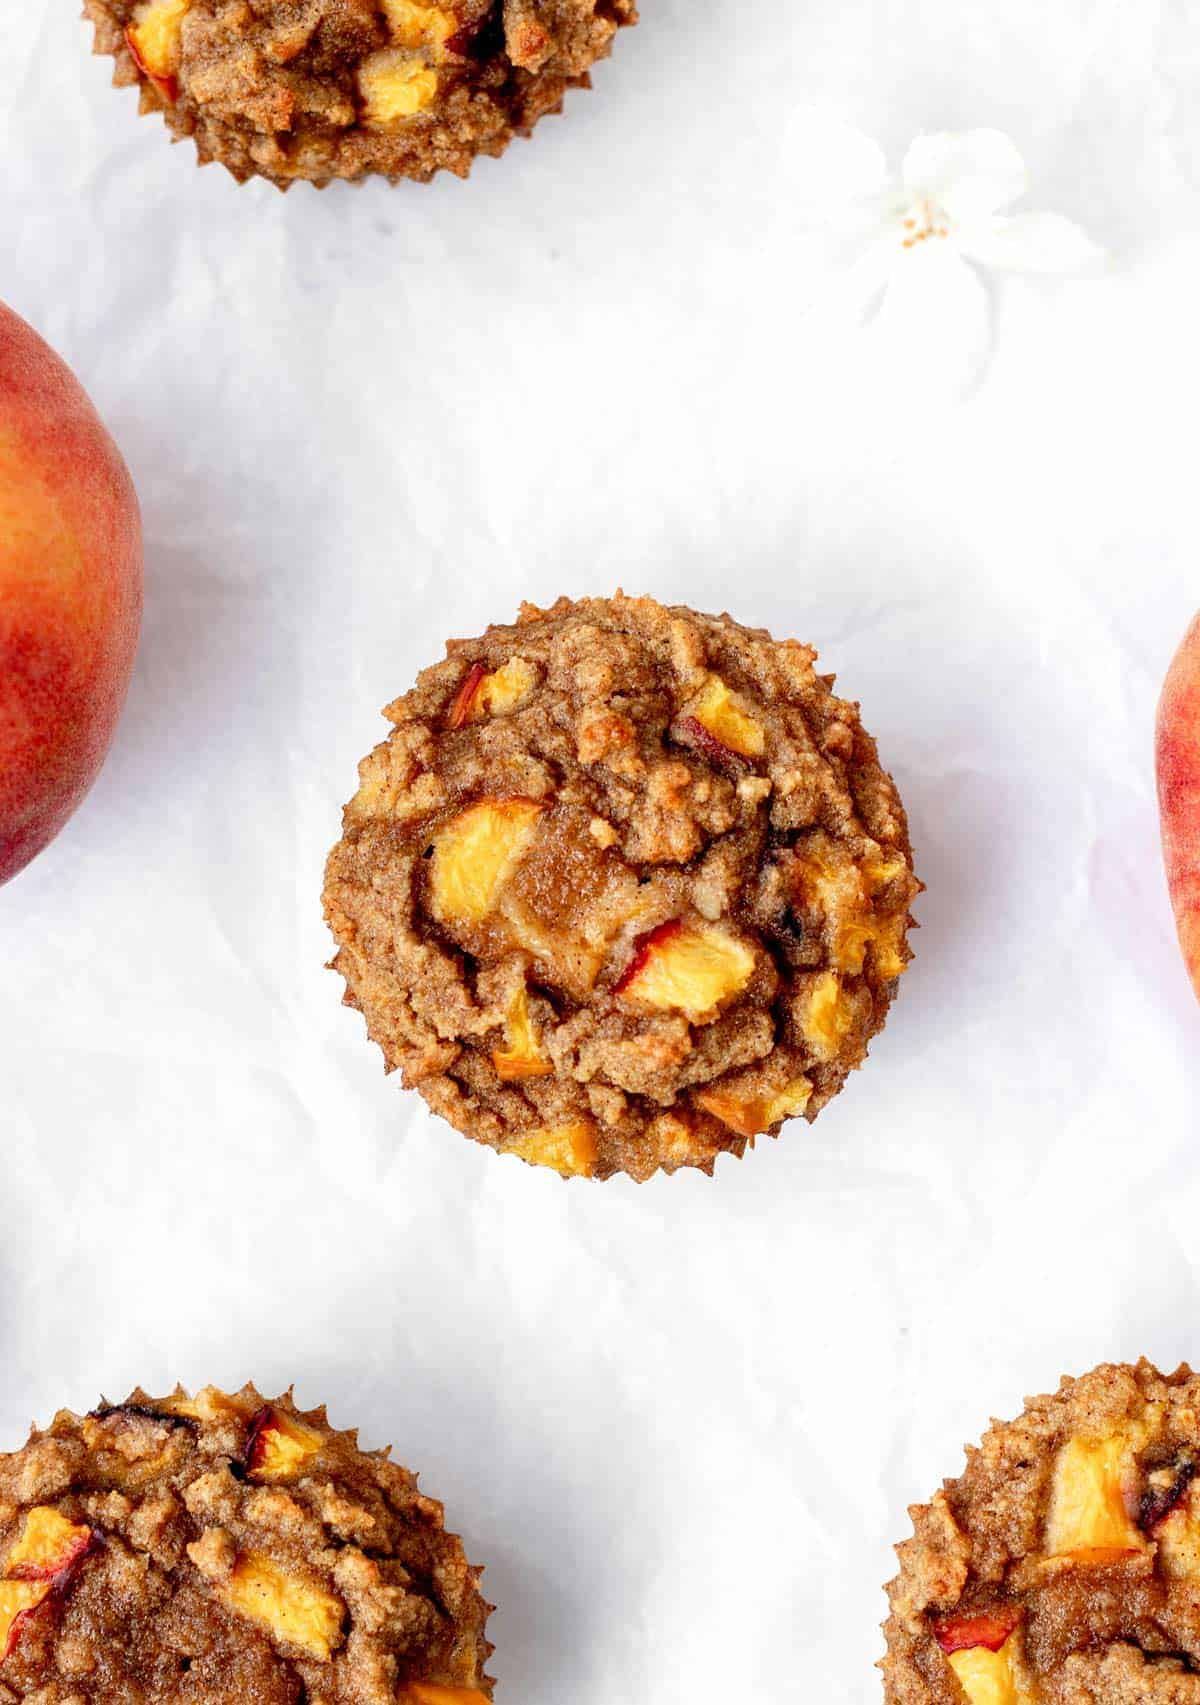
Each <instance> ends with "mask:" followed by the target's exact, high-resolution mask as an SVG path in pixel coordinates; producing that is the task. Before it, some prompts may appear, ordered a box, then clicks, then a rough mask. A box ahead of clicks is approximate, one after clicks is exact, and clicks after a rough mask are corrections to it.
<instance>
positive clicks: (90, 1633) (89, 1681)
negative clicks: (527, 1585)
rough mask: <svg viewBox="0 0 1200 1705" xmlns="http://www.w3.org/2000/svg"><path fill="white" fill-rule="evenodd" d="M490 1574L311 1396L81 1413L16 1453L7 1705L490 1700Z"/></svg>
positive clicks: (4, 1480)
mask: <svg viewBox="0 0 1200 1705" xmlns="http://www.w3.org/2000/svg"><path fill="white" fill-rule="evenodd" d="M480 1573H481V1571H480V1570H479V1569H476V1568H472V1566H471V1565H470V1564H469V1563H468V1562H467V1559H466V1556H465V1554H464V1552H463V1547H462V1544H461V1542H460V1541H459V1539H458V1538H457V1537H456V1536H455V1535H454V1534H452V1533H448V1532H447V1531H446V1529H445V1526H444V1523H443V1516H442V1507H441V1505H440V1504H438V1503H436V1502H434V1501H433V1500H432V1499H430V1498H427V1497H425V1496H423V1495H422V1494H421V1493H420V1492H419V1491H418V1490H417V1483H416V1479H415V1477H414V1476H413V1475H412V1474H410V1473H409V1472H408V1471H407V1469H404V1468H401V1467H399V1466H398V1465H397V1464H395V1463H392V1462H390V1461H389V1460H388V1456H387V1453H386V1452H382V1451H364V1450H362V1449H360V1448H359V1446H358V1443H357V1439H356V1437H355V1434H354V1433H353V1432H337V1431H335V1430H334V1429H333V1428H332V1427H330V1425H329V1423H328V1421H327V1419H326V1416H325V1412H324V1410H323V1409H319V1410H315V1411H312V1412H302V1411H300V1410H298V1409H296V1407H295V1406H294V1404H293V1403H292V1400H291V1397H290V1395H288V1396H284V1397H280V1398H276V1399H274V1400H273V1401H271V1402H267V1401H265V1400H264V1399H263V1398H262V1397H261V1396H260V1395H259V1394H258V1392H257V1391H255V1389H254V1388H253V1387H252V1386H246V1387H245V1388H244V1389H243V1390H241V1391H239V1392H237V1393H235V1394H232V1395H230V1394H226V1393H224V1392H221V1391H218V1390H216V1389H215V1388H214V1387H208V1388H207V1389H205V1390H204V1391H201V1392H200V1393H199V1394H198V1395H197V1396H196V1397H195V1398H191V1397H189V1396H188V1395H187V1394H186V1393H185V1392H184V1391H182V1390H176V1391H175V1392H174V1393H173V1394H172V1395H171V1396H170V1397H166V1398H159V1399H155V1398H151V1397H149V1396H147V1395H146V1393H145V1392H143V1391H135V1392H134V1393H133V1395H132V1396H131V1397H130V1398H129V1399H128V1400H127V1401H126V1402H125V1403H120V1404H113V1405H108V1404H106V1405H103V1406H102V1407H101V1408H99V1409H97V1410H95V1411H93V1413H92V1414H90V1415H85V1416H79V1415H73V1414H70V1413H68V1412H67V1411H62V1412H60V1413H59V1414H58V1415H56V1416H55V1418H54V1420H53V1422H52V1423H51V1424H50V1426H49V1427H48V1428H47V1429H46V1430H45V1431H44V1432H43V1431H38V1430H37V1429H35V1430H34V1431H33V1433H32V1434H31V1436H30V1438H29V1440H28V1442H27V1443H26V1444H25V1445H24V1446H23V1447H22V1448H21V1449H20V1450H18V1451H15V1452H12V1453H10V1454H7V1455H0V1705H15V1702H16V1701H19V1700H25V1699H33V1698H36V1699H37V1700H38V1701H39V1702H40V1705H68V1702H69V1705H88V1702H91V1701H98V1702H99V1701H108V1700H116V1699H134V1698H136V1699H138V1700H140V1701H143V1702H144V1705H168V1702H170V1705H178V1702H181V1701H186V1700H189V1699H194V1700H195V1701H197V1705H225V1702H228V1705H245V1701H247V1700H253V1701H255V1705H300V1702H301V1701H304V1700H309V1701H312V1702H313V1705H317V1702H318V1701H320V1702H322V1705H487V1702H488V1701H489V1700H490V1698H491V1694H492V1682H491V1680H490V1679H489V1678H488V1677H487V1676H486V1675H485V1674H484V1665H485V1663H486V1662H487V1659H488V1656H489V1654H490V1653H491V1651H492V1647H491V1646H490V1644H489V1643H488V1641H487V1638H486V1635H485V1628H486V1624H487V1619H488V1614H489V1612H490V1610H491V1606H490V1605H488V1604H487V1603H486V1602H485V1601H484V1599H483V1598H482V1597H481V1595H480V1593H479V1588H478V1579H479V1575H480Z"/></svg>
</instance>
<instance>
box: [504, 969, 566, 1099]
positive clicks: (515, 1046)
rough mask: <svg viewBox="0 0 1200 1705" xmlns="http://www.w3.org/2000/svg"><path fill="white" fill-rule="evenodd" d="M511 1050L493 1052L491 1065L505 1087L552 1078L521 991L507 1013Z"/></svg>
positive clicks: (526, 999)
mask: <svg viewBox="0 0 1200 1705" xmlns="http://www.w3.org/2000/svg"><path fill="white" fill-rule="evenodd" d="M506 1023H507V1026H508V1047H507V1048H496V1049H494V1050H493V1052H492V1064H493V1066H495V1068H496V1075H497V1076H498V1077H499V1078H500V1079H501V1081H502V1082H503V1083H516V1082H519V1081H520V1079H522V1078H527V1077H551V1076H552V1075H553V1072H554V1067H553V1066H552V1065H551V1063H550V1061H549V1060H548V1059H547V1058H546V1056H545V1054H543V1052H542V1046H541V1039H540V1038H539V1036H538V1033H537V1030H536V1029H535V1028H534V1023H533V1017H532V1015H531V1013H530V1011H529V996H528V994H527V993H526V991H525V990H524V989H523V988H521V989H518V990H517V992H516V994H515V995H514V997H513V1000H512V1004H511V1005H510V1007H509V1009H508V1014H507V1018H506Z"/></svg>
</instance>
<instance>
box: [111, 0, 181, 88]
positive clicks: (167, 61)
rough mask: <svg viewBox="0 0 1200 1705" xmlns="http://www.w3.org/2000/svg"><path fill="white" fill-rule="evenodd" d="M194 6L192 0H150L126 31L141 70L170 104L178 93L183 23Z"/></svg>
mask: <svg viewBox="0 0 1200 1705" xmlns="http://www.w3.org/2000/svg"><path fill="white" fill-rule="evenodd" d="M191 4H192V0H147V4H145V5H142V6H139V7H138V9H137V10H136V11H135V13H134V14H133V22H132V23H131V24H130V25H129V27H128V29H127V30H126V31H125V40H126V42H127V43H128V44H129V51H130V52H131V53H132V54H133V57H134V59H135V60H136V61H137V67H138V70H139V71H140V72H141V73H142V75H143V76H144V77H148V78H149V79H150V81H151V82H152V83H153V84H154V86H155V88H156V89H157V90H158V92H159V93H160V94H161V95H162V96H163V97H164V98H165V99H166V100H168V101H173V100H175V99H176V97H177V96H178V94H179V62H180V59H181V57H182V51H183V20H184V18H185V17H186V16H187V13H188V10H189V8H190V7H191Z"/></svg>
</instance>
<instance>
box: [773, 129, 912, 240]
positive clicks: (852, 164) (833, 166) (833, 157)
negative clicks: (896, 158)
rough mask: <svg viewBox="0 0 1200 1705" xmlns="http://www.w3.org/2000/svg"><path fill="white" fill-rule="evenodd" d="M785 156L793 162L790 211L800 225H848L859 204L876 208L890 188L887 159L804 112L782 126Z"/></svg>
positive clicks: (874, 146) (867, 142)
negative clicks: (785, 128)
mask: <svg viewBox="0 0 1200 1705" xmlns="http://www.w3.org/2000/svg"><path fill="white" fill-rule="evenodd" d="M788 154H789V155H790V156H791V158H792V159H794V160H795V161H796V167H795V173H794V179H793V197H794V206H795V208H796V210H797V211H798V212H799V214H800V216H801V218H802V219H804V220H805V221H806V222H812V221H814V220H817V221H820V222H822V223H826V222H836V223H838V224H842V223H846V222H849V223H853V222H855V220H857V219H859V218H860V217H861V212H862V209H863V208H864V205H865V206H866V207H867V208H869V209H873V208H878V207H881V206H882V203H883V201H884V198H885V196H886V194H887V191H888V189H889V186H890V184H891V178H890V175H889V172H888V164H887V156H886V155H885V154H884V152H883V149H882V148H881V147H880V146H879V144H878V142H876V141H875V140H874V139H873V138H872V137H870V136H867V135H865V134H864V133H863V132H862V131H861V130H855V128H854V127H853V125H849V124H843V123H841V122H840V121H835V120H832V119H830V118H827V117H822V116H821V115H820V114H819V113H809V114H807V115H805V116H804V117H802V118H798V119H796V120H794V121H793V122H792V123H791V124H790V125H789V126H788ZM874 217H875V218H882V213H881V212H879V213H876V214H874Z"/></svg>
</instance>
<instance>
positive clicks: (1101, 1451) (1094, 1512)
mask: <svg viewBox="0 0 1200 1705" xmlns="http://www.w3.org/2000/svg"><path fill="white" fill-rule="evenodd" d="M1133 1478H1134V1462H1133V1446H1132V1443H1131V1440H1130V1438H1129V1437H1128V1435H1127V1434H1125V1433H1123V1432H1120V1433H1114V1434H1112V1435H1110V1436H1109V1437H1108V1438H1103V1439H1095V1440H1092V1439H1081V1438H1073V1439H1069V1440H1068V1441H1067V1443H1066V1444H1065V1445H1063V1447H1062V1448H1061V1450H1060V1451H1059V1453H1058V1459H1057V1461H1056V1463H1055V1465H1054V1483H1053V1486H1052V1488H1051V1493H1050V1514H1049V1516H1048V1517H1047V1520H1046V1536H1045V1550H1046V1554H1047V1556H1050V1557H1072V1556H1073V1557H1077V1558H1078V1559H1079V1560H1080V1561H1081V1562H1086V1561H1088V1555H1087V1554H1089V1553H1091V1554H1093V1558H1092V1560H1093V1561H1094V1560H1095V1557H1094V1554H1095V1553H1106V1554H1108V1556H1109V1558H1110V1559H1111V1554H1112V1553H1121V1552H1130V1551H1144V1550H1145V1548H1146V1541H1145V1539H1144V1538H1143V1536H1142V1534H1141V1533H1140V1532H1139V1530H1138V1527H1137V1525H1136V1523H1135V1522H1134V1521H1133V1519H1132V1517H1131V1516H1130V1514H1129V1509H1128V1507H1127V1488H1130V1487H1131V1485H1132V1481H1133Z"/></svg>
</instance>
